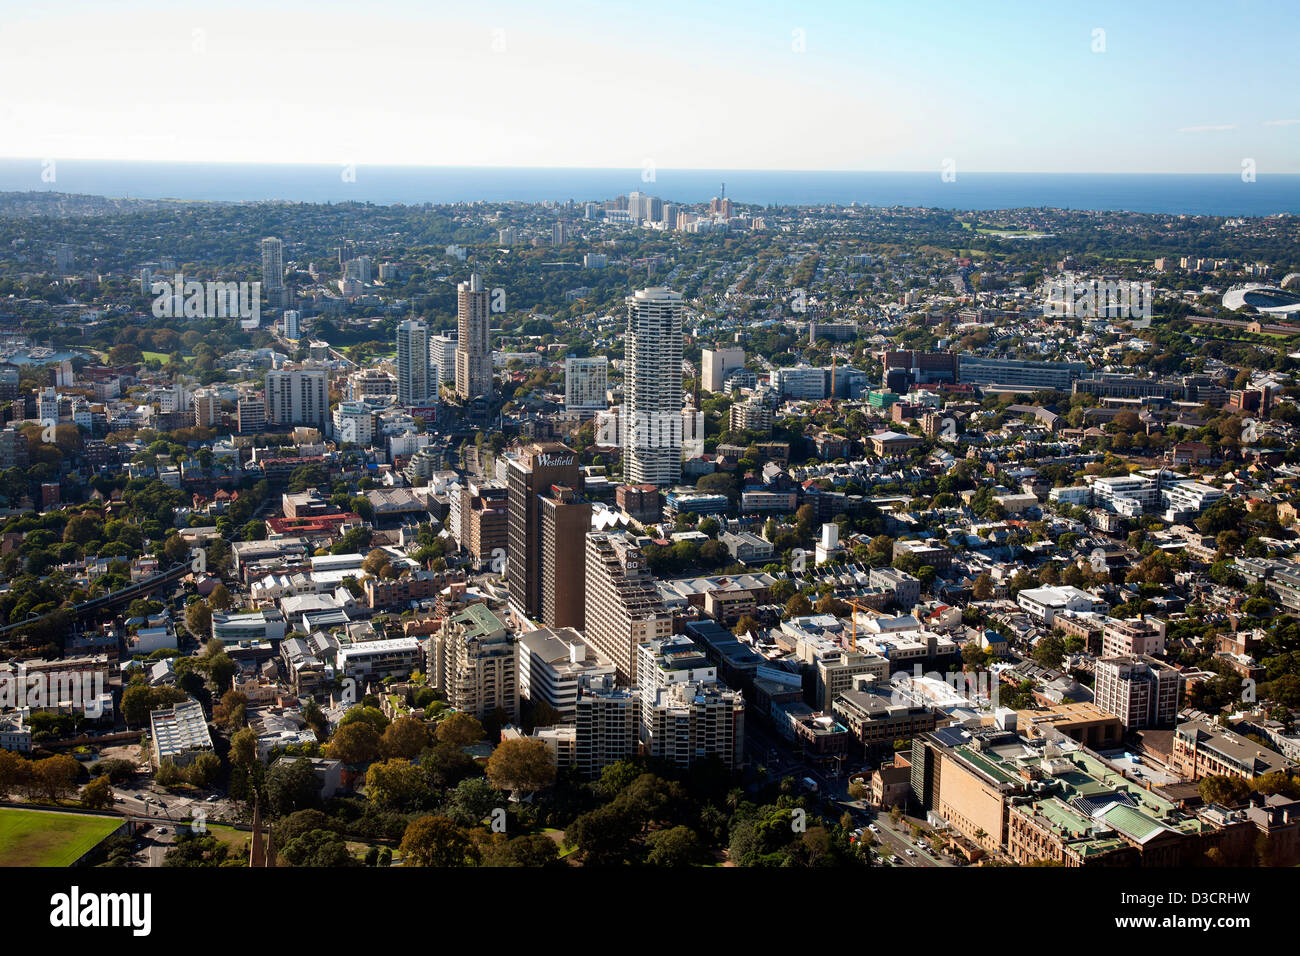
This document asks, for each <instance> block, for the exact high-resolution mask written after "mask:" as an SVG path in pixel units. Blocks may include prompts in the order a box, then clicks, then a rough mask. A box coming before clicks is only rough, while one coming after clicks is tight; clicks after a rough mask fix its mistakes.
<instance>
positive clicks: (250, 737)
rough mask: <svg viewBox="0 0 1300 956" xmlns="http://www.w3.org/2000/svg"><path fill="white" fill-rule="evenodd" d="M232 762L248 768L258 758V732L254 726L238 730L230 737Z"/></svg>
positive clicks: (234, 765) (234, 764) (237, 765)
mask: <svg viewBox="0 0 1300 956" xmlns="http://www.w3.org/2000/svg"><path fill="white" fill-rule="evenodd" d="M229 760H230V764H231V766H233V767H244V768H248V767H251V766H252V765H253V762H254V761H255V760H257V732H256V731H255V730H253V728H252V727H245V728H243V729H242V730H239V731H236V732H235V735H234V736H233V737H231V738H230V755H229Z"/></svg>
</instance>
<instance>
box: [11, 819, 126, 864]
mask: <svg viewBox="0 0 1300 956" xmlns="http://www.w3.org/2000/svg"><path fill="white" fill-rule="evenodd" d="M121 825H122V821H121V820H119V819H118V818H116V817H91V816H84V815H82V814H78V813H47V812H44V811H41V810H15V809H12V808H10V807H3V808H0V866H70V865H71V864H73V863H75V862H76V861H77V860H78V859H80V858H81V857H82V855H84V854H85V853H86V852H87V851H88V850H90V849H91V847H93V846H95V845H96V844H98V843H99V842H100V841H102V840H103V839H104V838H105V837H107V836H108V835H109V834H110V833H112V832H113V831H114V830H116V829H117V828H118V827H119V826H121Z"/></svg>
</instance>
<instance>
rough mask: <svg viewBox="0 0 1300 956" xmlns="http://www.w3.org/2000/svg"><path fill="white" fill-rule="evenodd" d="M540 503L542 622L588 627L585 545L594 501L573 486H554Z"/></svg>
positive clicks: (550, 624) (555, 625)
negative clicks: (584, 496) (576, 490)
mask: <svg viewBox="0 0 1300 956" xmlns="http://www.w3.org/2000/svg"><path fill="white" fill-rule="evenodd" d="M537 503H538V505H539V506H540V508H541V525H542V561H541V572H542V587H541V598H542V621H543V622H544V623H545V624H546V626H547V627H576V628H579V629H581V628H583V627H585V626H586V615H585V613H584V612H585V608H586V583H587V570H586V569H587V563H586V554H585V552H584V550H583V548H584V546H585V544H586V537H587V532H588V531H590V530H591V502H589V501H585V500H583V498H582V497H581V496H580V495H579V494H578V493H577V492H575V491H574V490H573V489H572V488H567V487H565V486H563V485H552V486H551V487H550V489H549V490H548V493H546V494H542V495H539V496H538V499H537Z"/></svg>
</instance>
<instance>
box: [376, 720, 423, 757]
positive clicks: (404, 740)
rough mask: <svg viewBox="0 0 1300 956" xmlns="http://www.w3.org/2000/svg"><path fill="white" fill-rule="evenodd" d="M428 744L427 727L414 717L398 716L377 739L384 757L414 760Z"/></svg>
mask: <svg viewBox="0 0 1300 956" xmlns="http://www.w3.org/2000/svg"><path fill="white" fill-rule="evenodd" d="M427 746H429V728H428V727H427V726H426V725H425V723H424V721H422V720H417V719H416V718H414V717H399V718H397V720H395V721H393V723H392V724H390V725H389V727H388V729H387V730H385V731H384V733H383V736H382V737H381V738H380V739H379V749H380V751H381V752H382V753H383V754H384V756H386V757H404V758H406V759H407V760H414V759H415V758H416V757H418V756H420V753H421V752H422V751H423V750H424V748H426V747H427Z"/></svg>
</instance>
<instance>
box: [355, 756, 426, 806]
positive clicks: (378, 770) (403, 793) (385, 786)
mask: <svg viewBox="0 0 1300 956" xmlns="http://www.w3.org/2000/svg"><path fill="white" fill-rule="evenodd" d="M428 796H429V783H428V780H427V779H426V778H425V776H424V773H423V771H421V770H420V768H419V767H416V766H415V765H413V764H412V763H411V762H410V761H409V760H400V759H397V758H394V759H391V760H385V761H384V762H383V763H372V764H371V765H370V769H369V770H367V771H366V799H368V800H371V801H373V802H375V803H376V804H378V805H379V806H381V807H386V808H388V809H390V810H406V809H415V808H418V807H419V806H421V805H422V804H423V803H424V802H425V800H426V799H427V798H428Z"/></svg>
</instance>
